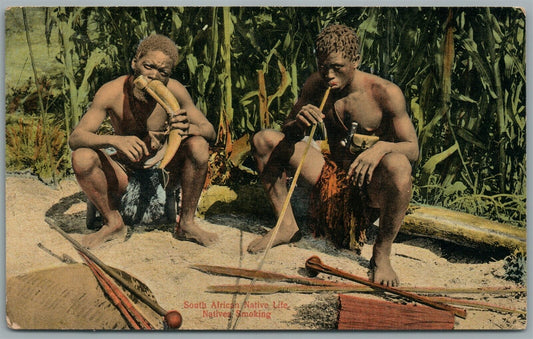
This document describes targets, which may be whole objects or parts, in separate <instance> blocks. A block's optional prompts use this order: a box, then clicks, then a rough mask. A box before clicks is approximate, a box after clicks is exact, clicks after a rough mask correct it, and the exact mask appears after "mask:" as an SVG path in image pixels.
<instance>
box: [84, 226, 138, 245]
mask: <svg viewBox="0 0 533 339" xmlns="http://www.w3.org/2000/svg"><path fill="white" fill-rule="evenodd" d="M126 233H128V229H127V228H126V226H124V225H122V226H121V227H119V228H111V227H110V226H108V225H104V226H102V228H100V229H99V230H98V231H97V232H95V233H91V234H88V235H86V236H85V237H83V239H82V240H81V245H82V246H83V247H86V248H95V247H98V246H100V245H102V244H103V243H105V242H107V241H111V240H114V239H122V240H123V239H124V238H125V237H126Z"/></svg>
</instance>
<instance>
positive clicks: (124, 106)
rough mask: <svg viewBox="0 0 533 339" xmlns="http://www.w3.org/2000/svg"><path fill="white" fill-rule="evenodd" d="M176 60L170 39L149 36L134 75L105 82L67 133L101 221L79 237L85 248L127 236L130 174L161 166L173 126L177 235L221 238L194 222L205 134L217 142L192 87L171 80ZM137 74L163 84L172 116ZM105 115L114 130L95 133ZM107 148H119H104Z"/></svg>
mask: <svg viewBox="0 0 533 339" xmlns="http://www.w3.org/2000/svg"><path fill="white" fill-rule="evenodd" d="M177 62H178V49H177V46H176V44H175V43H174V42H173V41H172V40H170V39H169V38H167V37H165V36H162V35H151V36H149V37H147V38H146V39H144V40H143V41H141V43H140V44H139V47H138V49H137V52H136V54H135V57H134V58H133V60H132V62H131V67H132V69H133V75H129V76H128V75H124V76H121V77H119V78H117V79H115V80H112V81H110V82H108V83H106V84H104V85H103V86H102V87H101V88H100V89H99V90H98V91H97V92H96V94H95V96H94V100H93V102H92V104H91V106H90V108H89V109H88V110H87V112H86V113H85V114H84V115H83V117H82V119H81V120H80V122H79V124H78V125H77V126H76V128H75V129H74V130H73V132H72V134H71V135H70V140H69V145H70V147H71V149H72V150H73V152H72V166H73V169H74V173H75V175H76V179H77V180H78V183H79V185H80V186H81V188H82V190H83V191H84V192H85V193H86V194H87V197H88V199H89V200H90V201H91V202H92V203H93V204H94V205H95V206H96V208H97V209H98V211H99V212H100V214H101V215H102V217H103V219H104V226H103V227H102V228H101V229H100V230H98V231H97V232H96V233H92V234H89V235H87V236H85V238H84V239H83V240H82V244H83V245H84V246H86V247H88V248H92V247H95V246H98V245H100V244H102V243H103V242H105V241H108V240H111V239H114V238H116V237H118V236H122V235H124V234H125V231H126V228H125V225H124V221H123V219H122V216H121V214H120V213H119V211H118V208H119V204H120V197H121V196H122V195H123V194H124V192H125V190H126V187H127V185H128V178H129V176H130V175H132V174H133V173H134V172H135V171H138V170H142V169H146V168H151V167H154V168H155V167H156V166H157V165H158V162H159V161H160V160H161V159H162V157H163V154H164V152H165V149H166V146H167V143H166V139H167V135H168V131H169V130H171V129H178V130H179V134H180V135H181V137H182V138H183V140H182V143H181V145H180V147H179V149H178V151H177V152H176V154H175V156H174V158H173V159H172V160H171V161H170V163H169V164H168V165H167V166H166V167H165V171H167V172H168V185H167V191H173V190H174V189H175V188H176V187H177V186H178V185H180V184H181V189H182V208H181V213H180V218H179V222H178V224H177V226H176V230H175V234H174V236H175V237H177V238H184V239H189V240H193V241H196V242H198V243H200V244H202V245H206V246H207V245H209V244H211V243H213V242H215V241H216V239H217V235H216V234H214V233H210V232H207V231H205V230H202V229H201V228H200V227H198V225H196V223H195V221H194V215H195V212H196V207H197V204H198V200H199V198H200V194H201V192H202V188H203V185H204V182H205V179H206V175H207V163H208V158H209V144H208V140H214V138H215V136H216V135H215V130H214V128H213V126H212V125H211V124H210V123H209V121H208V120H207V119H206V117H205V116H204V115H203V114H202V112H200V111H199V110H198V109H197V108H196V106H195V105H194V102H193V101H192V99H191V97H190V95H189V93H188V92H187V89H186V88H185V87H184V86H183V85H182V84H181V83H180V82H178V81H176V80H174V79H170V74H171V71H172V69H173V68H174V67H175V66H176V64H177ZM140 75H143V76H145V77H146V78H147V79H148V80H159V81H161V82H162V83H163V84H165V85H166V86H167V88H168V89H169V90H170V92H171V93H172V94H173V95H174V96H175V97H176V99H177V100H178V103H179V104H180V106H181V109H180V110H179V111H178V112H177V113H176V114H174V115H173V116H172V117H170V118H168V115H167V112H166V111H165V110H164V109H163V108H162V107H161V106H160V105H159V104H157V102H156V101H155V100H154V99H153V98H152V97H151V96H150V95H148V94H147V93H146V92H145V91H143V90H141V89H138V88H137V87H136V86H134V84H133V81H134V80H135V78H137V77H138V76H140ZM107 116H109V118H110V121H111V124H112V126H113V129H114V133H115V134H114V135H99V134H97V131H98V129H99V127H100V125H101V124H102V123H103V121H104V119H106V117H107ZM109 147H111V148H113V149H115V150H116V154H111V155H110V154H108V153H107V152H105V151H103V149H104V148H109Z"/></svg>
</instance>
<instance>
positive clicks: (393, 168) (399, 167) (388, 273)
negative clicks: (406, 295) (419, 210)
mask: <svg viewBox="0 0 533 339" xmlns="http://www.w3.org/2000/svg"><path fill="white" fill-rule="evenodd" d="M411 187H412V182H411V164H410V163H409V161H408V160H407V158H406V157H405V156H404V155H403V154H400V153H389V154H387V155H385V156H384V157H383V159H382V160H381V163H380V164H379V166H378V168H377V169H376V173H375V174H374V178H373V180H372V182H371V183H370V185H369V194H370V198H371V201H372V202H373V203H374V204H377V205H378V206H377V207H379V208H380V216H379V231H378V236H377V238H376V242H375V244H374V247H373V251H372V259H371V266H372V267H371V269H372V280H373V281H374V282H376V283H380V284H383V285H387V286H398V284H399V279H398V276H397V275H396V272H395V271H394V269H393V268H392V265H391V261H390V254H391V249H392V243H393V241H394V239H395V238H396V235H397V234H398V231H399V230H400V227H401V225H402V222H403V218H404V216H405V212H406V211H407V208H408V206H409V201H410V199H411Z"/></svg>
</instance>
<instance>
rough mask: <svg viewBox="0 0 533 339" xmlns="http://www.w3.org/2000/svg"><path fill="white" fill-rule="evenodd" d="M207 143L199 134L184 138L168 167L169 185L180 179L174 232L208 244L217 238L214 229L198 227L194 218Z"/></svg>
mask: <svg viewBox="0 0 533 339" xmlns="http://www.w3.org/2000/svg"><path fill="white" fill-rule="evenodd" d="M208 161H209V144H208V143H207V141H206V140H205V139H204V138H203V137H200V136H191V137H188V138H186V139H185V140H183V143H182V144H181V145H180V148H179V150H178V152H177V153H176V156H174V158H173V159H172V161H171V162H170V164H169V165H168V167H167V170H168V171H169V172H170V181H169V188H170V189H173V188H175V187H177V185H178V184H179V183H181V192H182V201H181V211H180V219H179V222H178V226H177V229H176V233H175V234H174V236H175V237H176V238H178V239H183V240H192V241H195V242H198V243H199V244H201V245H204V246H209V245H211V244H213V243H214V242H216V241H217V239H218V235H217V234H216V233H212V232H207V231H205V230H203V229H201V228H200V227H199V226H198V225H197V224H196V222H195V221H194V216H195V214H196V209H197V207H198V200H199V199H200V195H201V194H202V190H203V187H204V184H205V179H206V177H207V165H208Z"/></svg>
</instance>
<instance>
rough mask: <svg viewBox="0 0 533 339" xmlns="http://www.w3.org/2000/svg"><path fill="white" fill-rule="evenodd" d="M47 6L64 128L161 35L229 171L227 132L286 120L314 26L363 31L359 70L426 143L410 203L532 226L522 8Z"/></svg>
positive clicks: (243, 134)
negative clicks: (384, 86) (173, 45)
mask: <svg viewBox="0 0 533 339" xmlns="http://www.w3.org/2000/svg"><path fill="white" fill-rule="evenodd" d="M17 10H18V9H12V10H10V11H13V12H12V13H14V15H13V16H15V15H16V14H17V13H18V12H17ZM32 10H41V11H42V10H43V9H38V8H37V9H32ZM46 13H47V15H46V20H45V21H43V22H32V23H31V24H32V26H35V25H39V24H41V25H45V27H46V36H45V37H46V40H47V41H50V42H52V41H58V42H59V43H60V46H61V52H60V53H59V54H58V55H57V56H55V59H54V58H50V60H52V61H51V62H57V63H59V65H60V66H61V74H62V75H63V82H62V84H60V88H59V89H60V90H61V93H62V94H63V95H62V97H61V101H62V103H63V107H64V108H63V110H58V111H55V112H52V113H53V114H54V115H55V117H56V119H55V121H60V120H62V121H63V123H62V124H61V125H64V126H65V127H64V130H65V135H68V133H69V132H70V130H71V128H72V127H73V126H74V125H75V124H76V123H77V121H78V120H79V118H80V117H81V115H82V114H83V112H84V109H85V107H86V106H87V105H88V104H89V103H90V100H91V98H92V95H94V92H95V90H96V89H97V88H98V87H99V86H101V85H102V84H103V83H104V82H106V81H108V80H110V79H112V78H114V77H116V76H118V75H121V74H125V73H128V72H129V71H130V61H131V58H132V56H133V52H134V51H135V48H136V45H137V44H138V42H139V40H140V39H141V38H143V37H145V36H146V35H148V34H151V33H161V34H166V35H168V36H169V37H170V38H172V39H173V40H175V41H176V42H177V44H178V46H180V63H179V64H178V66H177V67H176V69H175V70H174V76H175V77H176V78H178V79H179V80H180V81H182V82H183V83H184V84H186V85H187V86H188V90H189V92H190V93H191V95H192V96H193V98H194V99H195V100H196V101H197V104H198V107H199V108H200V109H201V110H202V111H203V112H204V113H205V114H206V116H207V118H208V119H209V120H210V121H211V122H212V123H213V125H214V126H216V127H217V128H218V129H219V138H218V144H217V148H216V151H217V152H219V151H220V152H223V153H221V154H219V155H220V156H217V157H213V158H216V159H218V160H217V163H220V164H221V165H220V167H224V168H226V167H225V166H228V171H229V170H230V169H231V166H230V165H231V164H229V163H227V162H226V161H225V160H224V159H226V160H227V158H229V157H233V158H234V159H235V158H239V159H241V158H242V157H241V156H240V155H239V154H233V155H232V154H231V152H236V151H235V150H234V149H233V148H232V144H233V143H235V142H237V141H238V140H241V138H245V139H242V140H248V139H246V138H249V136H250V135H252V134H253V133H254V132H256V131H258V130H260V129H262V128H279V126H280V125H281V123H282V122H283V120H284V119H285V117H286V115H287V114H288V112H289V111H290V108H291V107H292V105H293V103H294V101H295V100H296V98H297V97H298V94H299V89H300V88H301V86H302V85H303V82H304V81H305V79H306V78H307V77H308V76H309V75H310V74H311V73H312V72H313V71H315V70H316V61H315V56H314V49H313V48H314V39H315V37H316V35H317V34H318V32H319V31H320V30H321V29H322V28H323V27H325V26H326V25H328V24H330V23H336V22H338V23H344V24H347V25H349V26H351V27H353V28H355V29H356V30H357V32H358V34H359V36H360V40H361V55H362V64H361V69H363V70H365V71H368V72H372V73H375V74H378V75H380V76H383V77H385V78H387V79H390V80H392V81H393V82H395V83H397V84H398V85H399V86H400V87H401V88H402V90H403V91H404V93H405V95H406V99H407V103H408V110H409V113H410V114H411V116H412V118H413V121H414V124H415V127H416V130H417V133H418V137H419V142H420V148H421V157H420V160H419V161H418V163H417V164H415V169H414V179H415V189H414V196H413V199H414V201H415V202H418V203H429V204H433V205H442V206H446V207H450V208H454V209H460V210H464V211H466V212H470V213H475V214H480V215H486V216H490V217H492V218H495V219H498V220H502V221H512V222H513V223H517V224H519V225H523V226H525V200H526V199H525V194H526V168H525V162H526V153H525V149H526V148H525V140H526V135H525V121H526V116H525V102H526V100H525V16H524V14H523V13H522V12H521V11H520V9H517V8H509V7H507V8H504V7H501V8H478V7H469V8H460V7H457V8H419V7H405V8H402V7H398V8H393V7H390V8H380V7H369V8H356V7H349V8H344V7H333V8H332V7H327V8H326V7H313V8H311V7H299V8H294V7H283V8H282V7H231V8H217V7H211V8H209V7H187V8H183V7H165V8H160V7H146V8H143V7H101V8H92V7H85V8H69V7H56V8H47V9H46ZM10 14H11V13H10ZM6 17H7V16H6ZM30 17H32V16H30ZM34 17H38V16H34ZM117 18H121V19H120V20H117ZM124 32H128V34H125V33H124ZM8 39H9V36H8ZM34 40H35V41H38V40H39V38H38V37H36V38H35V39H34ZM41 41H42V38H41ZM11 42H13V41H10V43H11ZM9 58H10V56H7V60H6V62H7V63H8V64H9V62H10V60H9ZM24 114H30V115H31V114H33V113H32V112H24ZM10 135H12V134H10ZM237 149H238V150H239V151H238V152H247V151H248V149H247V148H246V147H238V148H237ZM28 151H29V150H28ZM8 161H10V159H8ZM222 164H223V165H222ZM228 173H229V172H228ZM249 173H253V171H249ZM221 177H224V178H227V179H228V180H232V179H234V178H231V176H228V175H227V173H226V174H221Z"/></svg>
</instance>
